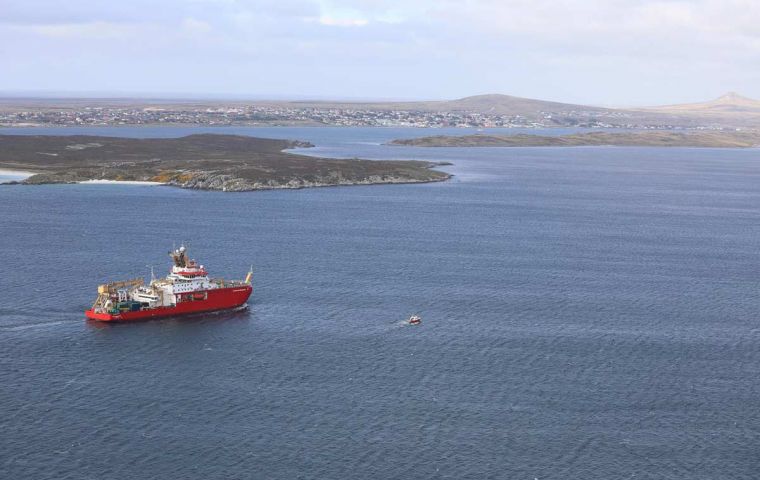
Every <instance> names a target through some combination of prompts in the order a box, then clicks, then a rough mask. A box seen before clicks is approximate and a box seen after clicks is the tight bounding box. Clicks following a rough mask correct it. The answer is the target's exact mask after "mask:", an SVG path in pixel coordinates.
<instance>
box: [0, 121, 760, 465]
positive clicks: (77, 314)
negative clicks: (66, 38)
mask: <svg viewBox="0 0 760 480" xmlns="http://www.w3.org/2000/svg"><path fill="white" fill-rule="evenodd" d="M198 131H215V132H230V133H242V134H250V135H258V136H267V137H278V138H295V139H301V140H309V141H312V142H313V143H315V144H316V145H317V147H316V148H314V149H310V150H308V151H307V153H310V154H314V155H325V156H341V157H364V158H373V159H407V158H417V159H432V160H446V161H450V162H452V163H453V165H452V166H449V167H445V168H446V169H447V171H450V172H451V173H453V174H454V175H455V177H454V179H453V180H452V181H449V182H445V183H433V184H423V185H390V186H388V185H385V186H362V187H341V188H322V189H310V190H298V191H282V190H281V191H263V192H252V193H238V194H231V193H220V192H203V191H187V190H181V189H176V188H171V187H162V186H132V185H48V186H35V187H25V186H6V187H0V266H1V267H0V478H3V479H14V480H15V479H56V480H62V479H98V480H106V479H120V480H123V479H146V478H156V479H159V478H160V479H204V480H206V479H249V478H250V479H370V478H372V479H407V478H408V479H486V478H489V479H490V478H499V479H502V478H503V479H527V480H533V479H540V480H545V479H689V480H695V479H705V480H708V479H709V480H716V479H757V478H759V477H760V295H759V294H758V293H759V292H760V289H759V287H760V151H758V150H756V149H753V150H719V149H682V148H671V149H657V148H614V147H610V148H607V147H596V148H529V149H526V148H511V149H507V148H479V149H459V148H449V149H424V148H414V147H390V146H384V145H383V143H384V142H385V141H387V140H389V139H392V138H397V137H406V136H412V135H428V134H430V133H444V131H441V130H435V131H432V132H431V131H430V130H419V129H370V128H214V129H202V128H195V129H194V128H169V127H164V128H147V127H142V128H90V129H53V128H49V129H28V130H18V129H14V130H4V131H2V133H37V134H39V133H94V134H110V135H129V136H175V135H182V134H186V133H192V132H198ZM458 132H460V133H466V132H462V131H458ZM554 133H560V132H556V131H555V132H554ZM180 242H185V244H186V245H188V246H189V249H190V252H191V254H192V256H194V257H196V258H197V259H198V260H200V261H201V262H202V263H203V264H205V265H206V266H207V268H208V269H209V270H210V271H211V274H212V275H214V276H224V277H229V278H242V277H244V276H245V273H246V272H247V270H248V268H249V267H250V265H251V264H253V267H254V271H255V274H254V294H253V297H252V299H251V301H250V308H249V309H248V310H247V311H242V312H236V313H225V314H217V315H209V316H200V317H194V318H191V319H185V320H181V321H180V320H164V321H152V322H146V323H137V324H124V325H107V324H100V323H93V322H87V321H86V320H85V318H84V315H83V311H84V310H85V309H86V308H88V307H89V306H90V305H91V303H92V301H93V300H94V299H95V296H96V287H97V285H98V284H99V283H103V282H105V281H108V280H113V279H120V278H130V277H133V276H137V275H143V276H148V275H149V268H150V267H149V266H150V265H153V266H154V267H155V268H156V272H157V274H158V273H160V274H164V272H165V271H166V270H167V269H168V267H169V258H168V256H167V255H166V252H167V251H168V250H169V249H170V248H171V247H172V245H173V244H177V245H178V244H179V243H180ZM412 313H419V314H421V315H422V317H423V324H422V325H421V326H418V327H411V326H407V325H405V324H404V322H403V320H404V319H405V318H407V317H408V316H409V315H410V314H412Z"/></svg>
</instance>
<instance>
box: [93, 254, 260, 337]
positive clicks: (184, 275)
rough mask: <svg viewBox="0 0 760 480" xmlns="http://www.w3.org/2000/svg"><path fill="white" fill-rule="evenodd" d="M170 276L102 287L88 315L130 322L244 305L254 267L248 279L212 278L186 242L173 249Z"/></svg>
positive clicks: (99, 287)
mask: <svg viewBox="0 0 760 480" xmlns="http://www.w3.org/2000/svg"><path fill="white" fill-rule="evenodd" d="M169 256H171V258H172V260H173V263H174V264H173V265H172V267H171V271H170V273H169V275H167V276H166V277H165V278H161V279H156V278H155V277H154V276H153V275H152V274H151V280H150V283H148V284H147V285H146V284H145V280H144V279H142V278H136V279H133V280H125V281H118V282H111V283H107V284H104V285H100V286H98V298H97V300H95V303H94V304H93V305H92V308H90V309H89V310H86V311H85V316H86V317H87V318H89V319H92V320H99V321H101V322H126V321H134V320H149V319H154V318H163V317H177V316H182V315H189V314H196V313H210V312H218V311H222V310H234V309H240V308H244V307H245V306H246V302H247V301H248V298H249V297H250V296H251V293H252V292H253V286H252V285H251V277H252V276H253V268H251V270H249V271H248V275H246V278H245V280H242V281H236V280H224V279H211V278H209V276H208V272H207V271H206V268H205V267H204V266H203V265H201V264H199V263H198V262H196V261H195V260H191V259H190V257H189V256H188V253H187V248H186V247H185V246H184V245H182V246H180V247H179V248H177V249H174V250H172V251H170V252H169Z"/></svg>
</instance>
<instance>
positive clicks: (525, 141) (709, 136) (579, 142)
mask: <svg viewBox="0 0 760 480" xmlns="http://www.w3.org/2000/svg"><path fill="white" fill-rule="evenodd" d="M390 144H391V145H403V146H413V147H581V146H620V147H705V148H752V147H758V146H760V133H758V132H754V131H746V132H736V131H728V132H724V131H699V132H674V131H645V132H621V133H616V132H590V133H576V134H572V135H558V136H547V135H527V134H518V135H462V136H456V135H438V136H432V137H420V138H409V139H398V140H393V141H392V142H390Z"/></svg>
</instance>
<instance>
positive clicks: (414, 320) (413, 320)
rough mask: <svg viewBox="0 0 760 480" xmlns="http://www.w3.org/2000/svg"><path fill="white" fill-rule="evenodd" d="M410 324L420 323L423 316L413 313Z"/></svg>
mask: <svg viewBox="0 0 760 480" xmlns="http://www.w3.org/2000/svg"><path fill="white" fill-rule="evenodd" d="M408 323H409V325H419V324H420V323H422V317H420V316H419V315H412V316H411V317H409V320H408Z"/></svg>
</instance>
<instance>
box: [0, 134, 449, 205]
mask: <svg viewBox="0 0 760 480" xmlns="http://www.w3.org/2000/svg"><path fill="white" fill-rule="evenodd" d="M308 147H313V145H312V144H310V143H308V142H301V141H293V140H276V139H267V138H254V137H248V136H240V135H219V134H196V135H188V136H185V137H180V138H121V137H101V136H89V135H70V136H69V135H62V136H53V135H0V168H4V169H10V170H24V171H29V172H32V173H34V175H32V176H31V177H29V178H27V179H26V180H23V181H20V182H9V183H15V184H19V183H20V184H49V183H79V182H84V181H92V180H112V181H148V182H159V183H163V184H167V185H174V186H177V187H182V188H194V189H204V190H221V191H227V192H239V191H248V190H264V189H275V188H305V187H323V186H338V185H369V184H388V183H422V182H436V181H442V180H446V179H448V178H449V177H450V175H449V174H447V173H445V172H441V171H437V170H433V169H432V168H433V167H436V166H439V165H440V164H438V163H434V162H421V161H391V160H388V161H373V160H360V159H336V158H319V157H312V156H307V155H299V154H296V153H291V152H286V151H284V150H287V149H293V148H308Z"/></svg>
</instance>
